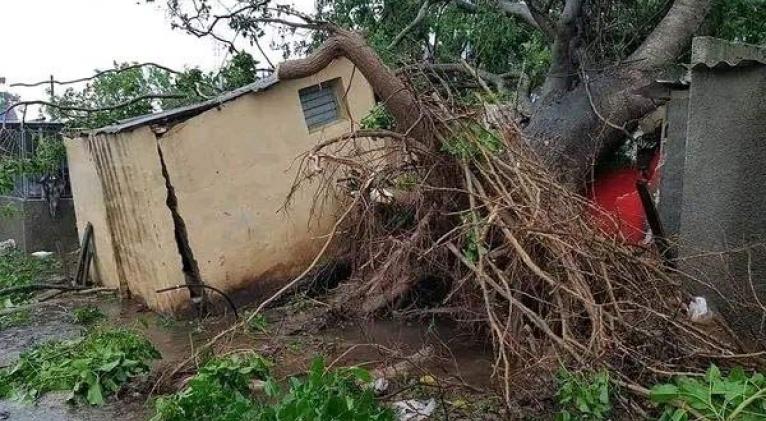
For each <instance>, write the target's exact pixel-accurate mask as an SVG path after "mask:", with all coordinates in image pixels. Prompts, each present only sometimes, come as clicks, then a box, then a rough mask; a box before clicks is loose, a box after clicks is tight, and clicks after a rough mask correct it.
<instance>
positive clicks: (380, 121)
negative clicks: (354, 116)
mask: <svg viewBox="0 0 766 421" xmlns="http://www.w3.org/2000/svg"><path fill="white" fill-rule="evenodd" d="M360 123H361V126H362V128H363V129H391V128H392V127H393V126H394V117H393V116H392V115H391V113H389V112H388V110H387V109H386V107H384V106H383V104H376V105H375V106H374V107H372V109H371V110H370V112H369V114H367V115H366V116H364V117H363V118H362V121H361V122H360Z"/></svg>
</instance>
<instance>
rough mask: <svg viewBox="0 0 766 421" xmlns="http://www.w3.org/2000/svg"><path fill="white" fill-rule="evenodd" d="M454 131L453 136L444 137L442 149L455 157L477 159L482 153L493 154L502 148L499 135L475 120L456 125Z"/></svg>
mask: <svg viewBox="0 0 766 421" xmlns="http://www.w3.org/2000/svg"><path fill="white" fill-rule="evenodd" d="M455 132H456V134H455V135H454V136H452V137H451V138H448V139H446V141H445V142H444V144H443V145H442V150H443V151H444V152H447V153H448V154H450V155H452V156H455V157H457V158H460V159H479V158H480V157H482V156H483V153H489V154H495V153H498V152H500V151H501V150H502V149H503V141H502V139H501V137H500V135H498V134H497V133H495V132H494V131H492V130H487V129H485V128H484V127H482V126H481V125H480V124H478V123H476V122H470V123H468V125H467V126H463V127H458V128H457V130H455Z"/></svg>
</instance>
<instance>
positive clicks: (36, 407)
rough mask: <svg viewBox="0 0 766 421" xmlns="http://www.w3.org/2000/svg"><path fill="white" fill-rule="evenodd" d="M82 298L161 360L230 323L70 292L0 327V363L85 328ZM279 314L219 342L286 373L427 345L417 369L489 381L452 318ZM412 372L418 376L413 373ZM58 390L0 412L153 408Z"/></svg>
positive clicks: (485, 384)
mask: <svg viewBox="0 0 766 421" xmlns="http://www.w3.org/2000/svg"><path fill="white" fill-rule="evenodd" d="M82 305H96V306H98V307H99V308H100V309H101V311H102V312H103V313H104V314H105V315H106V316H107V318H108V323H110V324H112V325H115V326H121V327H132V328H135V329H137V330H139V331H141V332H142V333H143V334H144V335H146V336H147V337H148V339H149V340H150V341H151V342H152V343H153V344H154V346H155V347H156V348H157V349H158V350H159V351H160V353H161V354H162V360H161V361H160V362H158V365H162V366H164V367H165V368H167V367H171V366H173V365H174V364H175V363H178V362H180V361H182V360H185V359H186V358H188V357H189V356H190V354H191V352H192V350H193V349H195V348H197V347H199V346H200V345H202V344H204V343H205V342H207V340H209V338H211V337H213V336H215V335H216V334H218V333H219V332H221V331H222V330H224V329H226V328H228V327H229V326H231V325H232V323H234V320H233V318H232V317H230V316H228V317H227V316H221V317H212V318H209V319H206V320H203V321H188V320H186V321H184V320H173V319H170V318H165V317H163V316H160V315H157V314H155V313H152V312H150V311H147V310H146V309H145V307H143V306H141V305H139V304H136V303H133V302H130V301H122V302H121V301H119V300H103V299H101V300H97V299H77V300H71V301H67V302H64V303H63V304H61V305H51V306H44V307H41V308H40V309H39V311H36V312H35V313H34V314H33V317H32V318H31V322H30V324H29V325H27V326H22V327H18V328H12V329H9V330H6V331H3V332H0V365H7V364H10V363H12V361H13V360H14V359H15V358H16V357H17V356H18V354H19V353H20V352H21V351H23V350H24V349H27V348H29V347H30V346H32V345H34V344H37V343H41V342H45V341H48V340H54V339H66V338H72V337H76V336H78V335H81V334H82V332H83V331H84V329H83V328H82V327H81V326H78V325H76V324H74V320H73V318H72V316H71V313H70V311H71V309H73V308H75V307H78V306H82ZM284 317H285V313H284V312H282V313H280V312H276V313H270V314H267V318H268V319H269V324H268V328H267V333H266V334H258V335H250V334H247V333H245V332H241V333H239V334H237V335H235V336H234V337H233V338H231V339H230V340H229V341H227V342H226V349H228V350H231V349H253V350H255V351H256V352H259V353H261V354H263V355H264V356H265V357H267V358H270V359H273V360H274V361H275V368H274V371H275V374H276V375H277V376H280V377H286V376H290V375H296V374H302V373H304V372H306V370H307V368H308V367H309V365H310V363H311V360H312V359H313V358H314V357H316V356H323V357H324V358H325V360H326V361H328V362H329V361H334V360H335V359H336V358H339V357H340V356H342V358H340V359H339V360H338V361H337V362H336V366H339V365H341V366H342V365H354V364H360V365H364V366H365V367H367V368H370V369H374V368H378V367H381V366H384V365H387V364H392V363H393V362H396V361H398V359H397V358H401V357H405V356H408V355H411V354H413V353H415V352H417V351H418V350H420V349H421V348H423V347H424V346H429V345H430V346H432V347H433V348H434V349H435V350H436V351H437V354H439V357H438V358H436V359H434V360H433V361H431V362H429V363H427V364H426V365H425V366H424V367H422V368H423V369H424V370H426V371H428V372H429V373H432V374H433V375H434V376H436V377H439V378H451V379H457V380H458V382H459V383H464V384H469V385H471V386H473V387H474V388H481V389H485V388H486V389H491V388H492V380H491V378H490V376H491V372H492V361H493V360H492V352H491V349H489V348H488V347H487V346H486V345H485V344H483V343H482V341H480V340H478V339H474V338H471V337H469V336H466V335H465V333H464V332H463V331H462V330H461V329H459V328H458V327H457V326H456V325H455V324H453V323H449V322H442V321H432V322H424V323H413V322H404V321H399V320H373V321H366V322H363V323H345V324H343V325H340V324H339V325H336V326H330V327H329V328H327V329H325V330H323V331H320V332H319V333H316V334H296V335H287V336H285V335H280V334H279V328H278V326H279V325H280V323H281V321H282V320H281V319H283V318H284ZM368 344H374V346H370V345H368ZM352 348H353V349H352ZM350 349H351V351H349V350H350ZM224 351H225V350H224ZM347 351H348V352H347ZM155 368H157V366H156V367H155ZM415 375H416V378H417V375H418V374H417V373H415ZM65 396H66V394H60V393H51V394H47V395H45V396H44V397H42V398H41V400H40V401H38V402H37V403H36V404H29V403H18V402H8V401H0V420H2V419H4V418H3V416H5V415H7V416H6V418H5V419H11V420H94V421H100V420H116V419H119V420H123V419H124V420H129V421H132V420H143V419H148V418H149V417H150V416H151V413H152V411H151V410H150V409H149V408H148V407H147V405H146V404H145V402H146V400H145V399H146V397H145V396H129V397H128V398H127V400H119V401H118V400H115V399H111V400H110V401H109V403H107V404H106V405H105V406H102V407H97V408H93V407H87V406H85V407H83V406H80V407H72V406H70V405H69V404H67V403H66V402H65Z"/></svg>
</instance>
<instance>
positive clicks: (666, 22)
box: [168, 0, 766, 186]
mask: <svg viewBox="0 0 766 421" xmlns="http://www.w3.org/2000/svg"><path fill="white" fill-rule="evenodd" d="M168 8H169V10H170V12H171V16H172V18H173V25H174V27H177V28H181V29H183V30H185V31H187V32H189V33H190V34H193V35H195V36H198V37H202V36H211V37H214V38H216V39H218V40H219V41H222V42H225V43H228V44H229V46H230V48H235V46H234V43H233V42H232V41H231V40H233V39H234V38H236V37H239V38H244V39H247V40H249V41H250V42H251V43H252V44H253V45H260V44H259V40H261V39H262V38H263V37H264V35H265V31H264V27H265V25H276V26H278V27H280V28H282V35H283V36H284V35H286V34H290V33H295V31H296V30H300V29H305V28H308V29H314V30H315V32H313V33H312V35H311V36H310V37H309V38H306V39H297V40H295V39H290V38H289V37H284V39H285V40H286V41H281V42H277V43H276V45H278V46H280V47H281V48H283V50H284V51H285V55H286V56H294V55H303V54H306V53H312V55H311V56H310V57H308V58H307V59H304V60H299V61H293V62H288V63H284V64H283V65H281V66H280V68H279V75H280V77H281V78H291V77H299V76H301V75H306V74H309V73H311V72H312V71H316V70H319V68H318V67H317V66H320V65H323V64H326V62H327V59H328V57H335V56H338V55H344V56H346V57H348V58H349V59H351V61H353V62H354V63H355V64H356V65H357V67H358V68H359V70H361V71H362V73H363V74H364V75H365V76H366V77H367V79H368V80H369V81H370V82H371V84H372V85H373V88H374V89H375V90H376V93H378V96H379V97H381V98H388V103H387V104H386V105H387V107H388V108H389V110H390V111H391V112H392V114H393V115H394V117H395V118H396V120H397V122H398V123H399V126H400V128H403V129H407V128H408V127H409V126H410V125H411V124H413V117H412V115H413V113H412V111H413V110H415V109H416V106H415V104H416V101H417V100H416V98H414V96H413V95H411V94H408V93H406V92H400V91H399V90H400V89H401V88H402V85H401V84H400V83H397V82H396V81H394V80H392V78H395V77H396V76H395V74H394V72H393V71H391V70H390V69H391V68H393V67H400V66H404V65H407V64H408V63H412V62H415V61H419V62H421V64H422V65H426V66H431V67H432V68H434V69H435V70H437V71H439V72H442V73H446V74H449V73H452V74H456V73H466V72H467V71H468V70H469V69H470V67H473V68H474V69H476V71H478V72H480V76H482V77H484V78H485V79H486V80H487V81H488V82H491V84H492V86H493V88H495V89H497V90H498V91H500V92H501V93H502V94H506V95H504V96H501V98H505V99H506V101H507V102H508V103H509V104H510V103H512V104H527V105H529V104H530V103H531V104H532V106H530V107H528V108H526V109H522V110H520V111H522V113H524V114H528V117H529V121H528V124H527V125H526V127H525V128H524V134H525V135H526V137H527V138H528V139H529V141H530V143H531V144H532V145H533V147H534V148H535V149H536V150H537V152H538V154H539V155H540V156H541V157H542V158H543V159H544V160H545V161H546V162H548V164H549V166H550V167H552V168H553V169H554V170H555V171H557V172H558V173H559V174H560V176H561V179H562V181H564V182H566V183H568V184H570V185H573V186H575V185H578V184H579V183H580V182H582V181H583V180H584V179H585V177H587V175H588V174H589V173H590V170H591V168H592V164H593V162H594V161H595V160H596V158H597V156H598V155H599V154H600V153H601V152H603V151H604V150H607V149H610V148H612V147H614V146H616V145H619V144H620V143H621V142H622V141H623V140H624V139H625V138H626V136H627V134H628V133H630V131H631V130H633V128H634V127H635V125H636V122H637V120H638V119H640V118H641V117H642V116H643V115H645V114H646V113H648V112H650V111H651V110H653V109H654V108H656V106H657V104H656V103H655V102H654V101H652V100H651V99H649V98H646V97H644V96H642V95H641V92H642V91H643V90H644V89H645V88H648V87H650V86H651V84H652V83H653V82H654V81H655V80H656V79H657V78H658V77H660V75H662V74H664V73H667V72H668V71H669V70H670V69H671V68H672V66H673V65H674V64H675V63H677V62H678V59H679V58H680V59H683V57H684V55H685V54H687V52H688V46H689V44H690V41H691V37H692V36H693V35H694V34H695V33H708V34H712V35H717V36H723V37H725V38H729V39H734V40H741V41H748V42H762V41H763V40H764V33H766V30H765V29H766V28H764V20H763V19H762V16H761V15H762V14H763V10H764V9H765V8H764V2H763V0H735V1H733V2H732V1H724V0H676V1H670V0H528V1H526V2H515V1H512V0H475V1H471V0H447V1H445V0H442V1H434V0H423V1H413V0H373V1H367V0H327V1H322V2H318V3H317V11H316V14H315V15H313V16H304V15H302V14H300V13H296V12H292V11H291V10H290V9H289V8H287V7H285V6H279V5H274V4H273V2H272V1H269V0H262V1H257V0H237V1H232V2H230V3H229V4H228V7H227V8H226V11H225V12H221V13H218V11H217V9H216V7H215V6H214V4H213V3H212V2H209V1H207V0H198V1H194V2H191V1H184V0H170V1H168ZM711 9H712V10H713V12H712V13H709V12H710V10H711ZM325 22H332V24H327V23H325ZM349 30H350V31H349ZM359 34H363V35H362V36H360V35H359ZM367 47H369V48H367ZM462 60H465V61H466V64H468V65H469V67H466V66H462V65H458V64H460V63H461V61H462ZM527 81H531V88H532V89H531V91H530V90H528V89H527V87H528V86H530V85H529V84H528V82H527ZM509 87H510V89H509ZM519 87H520V88H522V89H518V88H519ZM517 92H520V93H518V94H517ZM530 94H531V98H530ZM509 99H514V101H510V100H509ZM528 99H534V102H531V101H528ZM415 115H417V114H415ZM419 124H422V122H421V123H419ZM416 129H417V128H416ZM416 131H417V130H416Z"/></svg>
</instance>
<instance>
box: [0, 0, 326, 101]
mask: <svg viewBox="0 0 766 421" xmlns="http://www.w3.org/2000/svg"><path fill="white" fill-rule="evenodd" d="M215 1H219V3H220V2H222V1H228V2H229V3H230V2H231V1H232V0H215ZM292 3H293V4H294V5H295V7H296V8H298V9H299V10H303V11H311V9H312V8H313V4H314V0H296V1H293V2H292ZM162 4H164V1H162V0H158V1H157V2H156V4H152V5H147V4H146V3H144V2H143V1H142V2H141V3H139V2H138V0H0V42H2V50H0V51H2V53H0V54H2V55H1V56H0V78H2V77H5V78H6V84H5V85H2V84H0V91H10V92H12V93H15V94H19V95H21V97H22V99H23V100H35V99H47V98H46V95H45V93H44V88H10V87H9V86H8V85H10V84H11V83H15V82H37V81H41V80H47V79H49V78H50V75H53V76H54V77H55V78H56V79H57V80H71V79H76V78H80V77H83V76H89V75H91V74H92V73H93V71H94V69H106V68H111V67H113V65H112V63H113V62H114V61H118V62H133V61H137V62H147V61H152V62H156V63H159V64H163V65H166V66H168V67H170V68H175V69H183V68H184V67H189V66H199V67H200V68H202V69H205V70H213V69H216V68H218V67H219V66H220V65H221V63H222V62H223V61H225V60H226V58H227V57H228V53H227V51H226V49H225V48H223V47H221V46H220V45H217V44H216V43H214V42H213V41H212V40H207V39H198V38H195V37H193V36H191V35H187V34H185V33H183V32H181V31H179V30H172V29H171V27H170V20H169V18H168V16H167V13H166V11H165V10H164V9H163V8H162ZM272 33H273V32H272ZM267 36H272V35H267ZM267 44H268V42H266V43H263V46H264V48H268V45H267ZM247 50H248V51H250V49H249V48H248V49H247ZM250 52H251V53H253V55H254V56H256V58H257V51H250ZM268 54H269V55H270V56H271V58H272V61H274V62H275V63H276V62H278V61H279V60H280V57H281V56H280V54H279V53H278V52H275V51H269V52H268Z"/></svg>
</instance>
